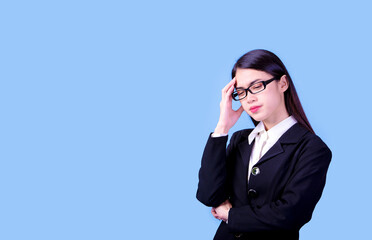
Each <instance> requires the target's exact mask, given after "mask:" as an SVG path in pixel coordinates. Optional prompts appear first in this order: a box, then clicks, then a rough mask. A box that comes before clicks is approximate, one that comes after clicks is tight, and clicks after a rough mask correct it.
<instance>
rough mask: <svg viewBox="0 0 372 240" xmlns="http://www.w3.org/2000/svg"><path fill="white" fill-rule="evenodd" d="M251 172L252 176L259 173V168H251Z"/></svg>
mask: <svg viewBox="0 0 372 240" xmlns="http://www.w3.org/2000/svg"><path fill="white" fill-rule="evenodd" d="M252 174H253V176H256V175H258V174H260V169H259V168H258V167H254V168H252Z"/></svg>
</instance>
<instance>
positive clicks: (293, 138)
mask: <svg viewBox="0 0 372 240" xmlns="http://www.w3.org/2000/svg"><path fill="white" fill-rule="evenodd" d="M306 132H308V130H307V129H306V128H304V127H302V126H301V125H300V124H299V123H296V124H294V125H293V126H292V127H290V128H289V129H288V130H287V131H286V132H285V133H284V134H283V135H282V136H281V137H280V138H279V140H278V141H277V142H276V143H275V144H274V145H273V146H272V147H271V148H270V149H269V150H268V151H267V152H266V153H265V154H264V155H263V156H262V157H261V159H260V160H259V161H258V162H257V164H261V163H263V162H265V161H267V160H269V159H272V158H273V157H275V156H276V155H278V154H280V153H282V152H284V150H283V147H282V145H283V144H292V143H296V142H298V141H299V140H300V138H301V137H302V136H303V135H304V134H305V133H306Z"/></svg>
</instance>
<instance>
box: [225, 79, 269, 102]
mask: <svg viewBox="0 0 372 240" xmlns="http://www.w3.org/2000/svg"><path fill="white" fill-rule="evenodd" d="M275 79H276V78H275V77H273V78H271V79H269V80H266V81H260V82H256V83H253V84H252V85H251V86H249V88H247V89H244V88H237V89H236V90H235V91H234V92H233V93H232V98H233V99H234V100H235V101H239V100H242V99H243V98H245V97H246V96H247V95H248V92H250V93H251V94H256V93H259V92H262V91H263V90H265V88H266V86H267V84H269V83H271V82H272V81H274V80H275Z"/></svg>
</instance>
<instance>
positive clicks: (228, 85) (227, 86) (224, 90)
mask: <svg viewBox="0 0 372 240" xmlns="http://www.w3.org/2000/svg"><path fill="white" fill-rule="evenodd" d="M234 84H235V78H233V79H232V80H231V81H230V82H229V83H228V84H226V86H225V87H224V88H223V89H222V91H223V92H227V90H228V89H229V88H230V87H231V86H233V85H234Z"/></svg>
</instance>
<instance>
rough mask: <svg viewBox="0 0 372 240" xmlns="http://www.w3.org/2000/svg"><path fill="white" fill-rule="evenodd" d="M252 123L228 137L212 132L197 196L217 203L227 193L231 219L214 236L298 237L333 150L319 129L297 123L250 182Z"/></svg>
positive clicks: (209, 203)
mask: <svg viewBox="0 0 372 240" xmlns="http://www.w3.org/2000/svg"><path fill="white" fill-rule="evenodd" d="M252 130H253V129H246V130H241V131H238V132H235V133H234V134H233V136H232V137H231V140H230V144H229V146H228V147H227V149H226V143H227V139H228V137H227V136H226V137H218V138H212V137H211V136H209V138H208V141H207V144H206V146H205V149H204V153H203V157H202V162H201V167H200V171H199V184H198V190H197V194H196V197H197V199H198V200H199V201H200V202H202V203H203V204H205V205H206V206H211V207H217V206H219V205H220V204H221V203H223V202H224V201H225V200H226V199H229V200H230V202H231V204H232V206H233V207H232V208H231V209H230V211H229V218H228V224H226V223H225V222H221V224H220V226H219V228H218V230H217V232H216V235H215V237H214V239H216V240H217V239H223V240H227V239H237V238H239V239H271V238H274V239H298V234H299V230H300V228H301V227H302V226H303V225H304V224H305V223H307V222H308V221H310V219H311V216H312V213H313V210H314V208H315V205H316V203H317V202H318V201H319V199H320V197H321V195H322V191H323V188H324V185H325V181H326V174H327V170H328V166H329V164H330V161H331V157H332V153H331V151H330V149H329V148H328V147H327V145H326V144H325V143H324V142H323V141H322V140H321V139H320V138H319V137H318V136H316V135H315V134H313V133H311V132H309V131H308V130H307V129H306V128H304V127H303V126H302V125H300V124H299V123H296V124H295V125H293V126H292V127H291V128H290V129H288V131H286V132H285V133H284V134H283V135H282V136H281V137H280V138H279V140H278V141H277V142H276V143H275V144H274V145H273V146H272V147H271V148H270V149H269V150H268V151H267V152H266V154H265V155H264V156H262V158H261V159H260V160H259V161H258V162H257V163H256V164H255V165H254V167H258V169H259V171H257V172H259V173H258V174H257V172H256V175H253V174H252V175H251V176H250V179H249V184H247V178H248V176H247V174H248V163H249V158H250V154H251V150H252V146H253V143H252V144H251V145H249V144H248V135H249V134H250V133H251V131H252Z"/></svg>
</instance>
